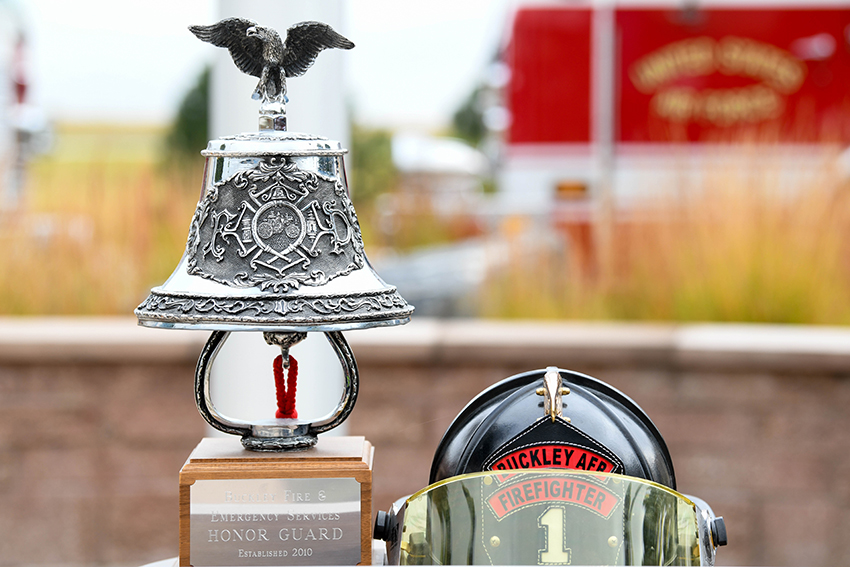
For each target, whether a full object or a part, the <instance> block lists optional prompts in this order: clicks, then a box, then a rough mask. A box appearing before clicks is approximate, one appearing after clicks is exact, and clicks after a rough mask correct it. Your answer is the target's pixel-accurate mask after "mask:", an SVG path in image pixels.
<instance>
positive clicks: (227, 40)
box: [189, 18, 354, 77]
mask: <svg viewBox="0 0 850 567" xmlns="http://www.w3.org/2000/svg"><path fill="white" fill-rule="evenodd" d="M251 27H258V26H257V24H256V23H254V22H252V21H251V20H246V19H244V18H228V19H226V20H222V21H220V22H218V23H217V24H212V25H210V26H190V27H189V30H190V31H191V32H192V33H193V34H195V35H196V36H197V37H198V39H201V40H203V41H206V42H208V43H211V44H213V45H215V46H217V47H225V48H227V50H228V51H229V52H230V56H231V57H232V58H233V62H234V63H236V66H237V67H238V68H239V70H240V71H242V72H243V73H247V74H249V75H253V76H255V77H260V76H262V73H263V67H266V66H269V65H273V66H280V67H281V68H282V69H283V71H284V73H285V76H286V77H298V76H300V75H303V74H304V73H305V72H306V71H307V69H309V68H310V66H311V65H312V64H313V62H314V61H315V60H316V56H318V55H319V52H321V51H322V50H323V49H328V48H332V47H335V48H339V49H351V48H352V47H354V44H353V43H352V42H351V41H349V40H348V39H346V38H345V37H343V36H342V35H340V34H339V33H337V32H336V31H334V30H333V28H331V27H330V26H329V25H327V24H323V23H321V22H302V23H300V24H295V25H294V26H292V27H291V28H289V29H288V30H287V32H286V43H285V44H284V45H283V46H282V53H280V52H276V51H277V50H280V47H281V46H280V45H278V46H274V45H272V46H266V45H265V42H264V41H263V40H262V39H260V38H259V37H256V36H253V37H252V36H249V35H248V29H249V28H251ZM275 35H276V34H275ZM265 47H270V48H271V51H266V50H265V49H264V48H265ZM275 48H277V50H276V49H275ZM269 54H271V55H272V56H273V58H270V57H268V55H269Z"/></svg>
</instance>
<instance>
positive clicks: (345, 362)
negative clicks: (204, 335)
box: [195, 331, 360, 451]
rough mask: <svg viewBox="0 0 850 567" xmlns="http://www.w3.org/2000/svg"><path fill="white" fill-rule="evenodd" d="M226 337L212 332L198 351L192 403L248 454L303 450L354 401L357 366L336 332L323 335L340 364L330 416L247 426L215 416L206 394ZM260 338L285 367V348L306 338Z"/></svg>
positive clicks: (304, 335) (287, 335) (336, 422)
mask: <svg viewBox="0 0 850 567" xmlns="http://www.w3.org/2000/svg"><path fill="white" fill-rule="evenodd" d="M229 335H230V332H228V331H213V333H212V334H211V335H210V338H209V339H208V340H207V343H206V345H204V350H203V351H201V356H200V358H199V359H198V366H197V368H196V370H195V404H196V405H197V406H198V411H199V412H200V414H201V416H202V417H203V418H204V419H205V420H206V422H207V423H209V424H210V425H211V426H212V427H214V428H215V429H218V430H219V431H223V432H224V433H230V434H233V435H240V436H242V445H243V446H244V447H245V448H246V449H250V450H252V451H287V450H295V449H306V448H309V447H312V446H313V445H315V444H316V442H317V441H318V437H317V436H318V434H319V433H324V432H325V431H329V430H331V429H333V428H334V427H337V426H338V425H340V424H341V423H342V422H343V421H345V419H346V418H347V417H348V415H349V414H350V413H351V410H352V409H354V404H355V402H356V401H357V390H358V385H359V382H360V379H359V374H358V371H357V363H356V362H355V360H354V353H353V352H351V347H349V345H348V341H346V340H345V337H344V336H343V335H342V333H341V332H340V331H329V332H325V333H324V335H325V338H327V339H328V342H329V343H330V344H331V347H333V350H334V352H335V353H336V355H337V358H339V361H340V364H341V365H342V370H343V377H344V386H343V391H342V396H341V398H340V400H339V403H338V404H337V407H336V409H335V410H334V412H333V413H332V414H331V416H330V417H329V418H327V419H324V420H322V421H318V422H315V423H301V422H299V421H298V420H297V419H280V418H278V419H275V420H274V421H273V422H269V423H250V422H247V421H240V420H236V419H231V418H229V417H226V416H224V415H222V414H221V413H219V412H218V411H217V410H216V408H215V405H214V404H213V401H212V396H211V394H210V390H211V387H210V382H211V379H210V374H211V371H212V364H213V361H214V360H215V357H216V355H217V354H218V352H219V350H221V347H222V345H224V342H225V341H226V340H227V337H228V336H229ZM263 338H264V339H265V340H266V342H267V343H268V344H270V345H278V346H280V351H281V356H282V357H283V364H284V367H285V368H287V367H288V366H289V349H290V348H291V347H293V346H294V345H296V344H298V343H299V342H301V341H303V340H304V339H305V338H307V333H302V332H288V333H284V332H281V333H277V332H265V333H263Z"/></svg>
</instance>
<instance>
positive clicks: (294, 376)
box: [283, 356, 298, 419]
mask: <svg viewBox="0 0 850 567" xmlns="http://www.w3.org/2000/svg"><path fill="white" fill-rule="evenodd" d="M297 381H298V361H297V360H295V357H293V356H290V357H289V372H288V375H287V377H286V411H285V412H284V413H285V414H286V415H284V416H283V417H288V418H291V419H295V418H297V417H298V412H297V411H295V390H296V387H297Z"/></svg>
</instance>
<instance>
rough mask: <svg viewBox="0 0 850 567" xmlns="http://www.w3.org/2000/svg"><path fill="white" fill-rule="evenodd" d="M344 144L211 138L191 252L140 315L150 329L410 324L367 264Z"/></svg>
mask: <svg viewBox="0 0 850 567" xmlns="http://www.w3.org/2000/svg"><path fill="white" fill-rule="evenodd" d="M344 153H345V150H343V149H342V148H341V146H340V144H339V142H334V141H330V140H327V139H324V138H319V137H316V136H308V135H304V134H297V133H289V132H281V131H275V130H269V131H260V132H258V133H251V134H243V135H240V136H235V137H226V138H222V139H219V140H213V141H211V142H210V143H209V145H208V146H207V149H206V150H205V151H203V152H202V154H203V155H204V156H205V157H206V169H205V173H204V184H203V191H202V194H201V198H200V201H199V203H198V207H197V209H196V211H195V215H194V217H193V218H192V225H191V227H190V229H189V239H188V242H187V243H186V252H185V253H184V254H183V258H182V259H181V260H180V263H179V264H178V266H177V268H176V269H175V270H174V273H172V274H171V277H169V278H168V280H167V281H166V282H165V283H164V284H163V285H161V286H159V287H155V288H153V289H152V290H151V293H150V295H149V296H148V298H147V299H146V300H145V301H144V302H143V303H142V304H141V305H139V307H138V308H137V309H136V311H135V313H136V316H137V317H138V319H139V324H141V325H144V326H147V327H168V328H180V329H188V328H191V329H209V330H223V331H236V330H252V331H275V332H279V331H341V330H347V329H359V328H366V327H374V326H379V325H398V324H402V323H406V322H407V321H409V318H410V315H411V313H412V312H413V308H412V307H411V306H410V305H408V304H407V302H406V301H405V300H404V299H403V298H402V297H401V295H399V293H398V292H397V291H396V289H395V287H392V286H389V285H387V284H386V283H385V282H384V281H383V280H381V278H380V277H378V275H377V274H376V273H375V271H374V270H373V269H372V267H371V266H370V265H369V261H368V260H367V258H366V254H365V253H364V250H363V239H362V237H361V235H360V226H359V224H358V222H357V216H356V214H355V212H354V206H353V205H352V203H351V199H350V198H349V196H348V189H347V187H346V182H345V170H344V167H343V154H344Z"/></svg>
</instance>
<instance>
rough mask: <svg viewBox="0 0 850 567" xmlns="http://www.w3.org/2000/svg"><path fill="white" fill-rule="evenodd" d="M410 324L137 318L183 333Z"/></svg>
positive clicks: (402, 320)
mask: <svg viewBox="0 0 850 567" xmlns="http://www.w3.org/2000/svg"><path fill="white" fill-rule="evenodd" d="M409 322H410V316H409V315H408V316H406V317H395V318H391V319H380V320H378V319H376V320H372V321H346V322H339V323H331V322H328V323H314V324H310V323H304V324H300V325H299V324H277V325H275V324H270V323H265V324H264V323H255V322H246V323H234V322H228V323H223V322H222V323H217V322H213V321H208V322H203V323H193V322H189V321H166V320H154V319H149V318H145V319H142V318H141V317H138V325H139V326H140V327H148V328H151V329H179V330H184V331H227V332H240V331H263V332H274V333H281V332H299V331H300V332H321V333H330V332H334V331H354V330H358V329H371V328H374V327H395V326H398V325H404V324H407V323H409Z"/></svg>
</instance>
